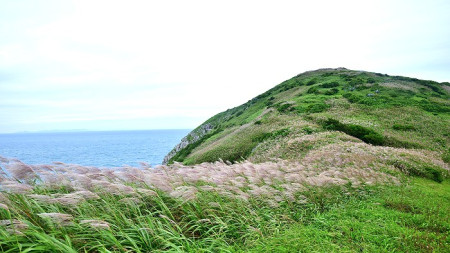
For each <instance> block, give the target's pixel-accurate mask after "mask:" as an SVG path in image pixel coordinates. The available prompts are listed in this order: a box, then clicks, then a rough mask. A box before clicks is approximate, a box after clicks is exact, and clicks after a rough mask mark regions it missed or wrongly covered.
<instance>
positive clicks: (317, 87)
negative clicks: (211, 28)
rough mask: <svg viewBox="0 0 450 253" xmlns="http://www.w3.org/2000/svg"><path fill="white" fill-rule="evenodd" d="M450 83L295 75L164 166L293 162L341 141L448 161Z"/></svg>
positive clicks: (209, 128)
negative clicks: (418, 152)
mask: <svg viewBox="0 0 450 253" xmlns="http://www.w3.org/2000/svg"><path fill="white" fill-rule="evenodd" d="M449 90H450V84H449V83H438V82H434V81H427V80H419V79H415V78H408V77H401V76H389V75H386V74H379V73H371V72H365V71H354V70H348V69H345V68H338V69H319V70H316V71H309V72H305V73H302V74H299V75H297V76H295V77H293V78H291V79H289V80H286V81H284V82H282V83H281V84H279V85H277V86H275V87H274V88H272V89H270V90H268V91H266V92H264V93H263V94H261V95H259V96H257V97H255V98H253V99H251V100H249V101H248V102H247V103H245V104H243V105H240V106H238V107H235V108H232V109H229V110H227V111H224V112H221V113H219V114H217V115H215V116H213V117H212V118H210V119H208V120H207V121H206V122H205V123H203V124H202V125H201V126H199V127H198V128H196V129H195V130H193V131H192V132H191V133H189V134H188V135H187V136H186V137H185V138H184V139H183V140H182V142H181V143H180V144H178V145H177V146H176V147H175V148H174V149H173V150H172V151H171V152H170V153H169V154H168V155H167V156H166V158H165V159H164V162H165V163H173V162H175V161H176V162H182V163H184V164H197V163H202V162H214V161H217V160H219V159H222V160H224V161H231V162H235V161H240V160H244V159H247V160H249V161H252V162H265V161H270V160H276V159H280V158H281V159H284V160H299V159H301V158H303V157H304V156H305V155H306V154H307V153H308V152H310V151H311V150H316V149H318V148H320V147H323V146H325V145H329V144H332V143H343V142H349V141H350V142H355V143H357V142H365V143H369V144H372V145H378V146H389V147H396V148H406V149H419V150H427V151H432V152H435V153H436V154H437V155H438V156H440V157H441V158H442V159H443V160H444V161H446V162H448V161H449V159H450V158H449V146H448V143H449V138H450V137H449V133H450V124H449V119H450V113H449V112H450V100H449V98H450V96H449Z"/></svg>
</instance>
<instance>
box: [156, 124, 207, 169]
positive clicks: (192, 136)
mask: <svg viewBox="0 0 450 253" xmlns="http://www.w3.org/2000/svg"><path fill="white" fill-rule="evenodd" d="M213 129H214V126H213V125H212V124H210V123H204V124H203V125H201V126H199V127H198V128H196V129H194V130H193V131H191V132H190V133H189V134H188V135H186V136H185V137H184V138H183V139H181V142H180V143H178V144H177V145H176V146H175V147H174V148H173V149H172V150H171V151H170V152H169V153H168V154H167V155H166V156H165V157H164V160H163V164H168V163H169V161H170V160H171V159H172V158H173V157H174V156H175V155H176V154H177V153H178V152H180V151H181V150H183V149H184V148H186V147H187V146H189V145H192V144H194V143H196V142H197V141H199V140H200V139H202V138H203V137H204V136H205V135H207V134H208V133H209V132H210V131H211V130H213Z"/></svg>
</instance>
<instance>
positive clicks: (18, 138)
mask: <svg viewBox="0 0 450 253" xmlns="http://www.w3.org/2000/svg"><path fill="white" fill-rule="evenodd" d="M189 131H190V130H187V129H183V130H145V131H105V132H68V133H17V134H0V156H3V157H7V158H17V159H19V160H21V161H22V162H25V163H27V164H50V163H52V162H64V163H70V164H80V165H84V166H96V167H120V166H123V165H130V166H138V165H139V162H147V163H149V164H151V165H153V166H154V165H157V164H161V162H162V160H163V159H164V156H165V155H166V154H167V153H168V152H169V151H170V150H171V149H172V148H173V147H174V146H175V145H176V144H177V143H178V142H179V141H180V140H181V139H182V138H183V137H184V136H186V135H187V134H188V133H189Z"/></svg>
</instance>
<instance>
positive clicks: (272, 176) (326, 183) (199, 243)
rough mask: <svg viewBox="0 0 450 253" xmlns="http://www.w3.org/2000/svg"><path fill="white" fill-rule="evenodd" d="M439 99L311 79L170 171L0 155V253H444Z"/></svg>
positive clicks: (198, 145) (252, 111) (247, 111)
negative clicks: (40, 162)
mask: <svg viewBox="0 0 450 253" xmlns="http://www.w3.org/2000/svg"><path fill="white" fill-rule="evenodd" d="M449 89H450V85H449V84H448V83H437V82H433V81H423V80H418V79H412V78H406V77H396V76H387V75H384V74H377V73H369V72H363V71H352V70H347V69H342V68H340V69H321V70H317V71H312V72H306V73H303V74H300V75H298V76H296V77H294V78H292V79H289V80H287V81H285V82H283V83H281V84H279V85H277V86H275V87H274V88H272V89H271V90H269V91H267V92H265V93H263V94H261V95H259V96H257V97H256V98H254V99H252V100H250V101H248V102H247V103H245V104H243V105H241V106H238V107H236V108H233V109H230V110H227V111H225V112H222V113H219V114H217V115H215V116H214V117H212V118H211V119H209V120H207V121H206V122H205V123H204V124H202V125H201V126H199V127H198V128H197V129H195V130H194V131H192V132H191V133H190V134H189V135H188V136H186V137H185V138H183V140H182V141H181V143H180V144H179V145H177V146H176V147H175V148H174V150H173V151H172V152H171V153H170V154H169V155H168V156H167V157H166V159H165V161H166V162H168V163H169V165H162V166H158V167H155V168H151V167H148V165H145V164H143V165H142V166H143V167H141V168H133V167H129V166H126V167H123V168H95V167H85V166H81V165H73V164H64V163H55V164H50V165H28V164H25V163H23V162H21V161H18V160H15V159H8V158H4V157H1V156H0V251H1V252H450V247H449V245H450V241H449V235H450V220H449V213H450V180H449V171H450V169H449V162H450V155H449V133H450V131H449V130H450V124H449V117H450V106H449V101H450V100H449ZM176 161H178V162H176ZM183 163H184V164H183Z"/></svg>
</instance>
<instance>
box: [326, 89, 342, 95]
mask: <svg viewBox="0 0 450 253" xmlns="http://www.w3.org/2000/svg"><path fill="white" fill-rule="evenodd" d="M338 92H339V90H338V89H337V88H333V89H331V90H327V91H325V93H324V94H325V95H329V96H330V95H335V94H337V93H338Z"/></svg>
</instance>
